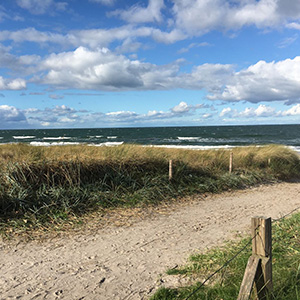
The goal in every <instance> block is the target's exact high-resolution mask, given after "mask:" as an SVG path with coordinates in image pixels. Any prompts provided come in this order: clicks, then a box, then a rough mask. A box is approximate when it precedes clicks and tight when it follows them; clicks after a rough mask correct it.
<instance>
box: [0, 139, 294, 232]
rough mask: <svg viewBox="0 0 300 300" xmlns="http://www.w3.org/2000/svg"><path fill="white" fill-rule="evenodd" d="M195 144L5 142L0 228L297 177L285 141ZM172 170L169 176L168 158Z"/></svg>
mask: <svg viewBox="0 0 300 300" xmlns="http://www.w3.org/2000/svg"><path fill="white" fill-rule="evenodd" d="M233 155H234V169H233V172H232V173H231V174H229V173H228V163H229V151H226V150H211V151H192V150H178V149H162V148H154V147H141V146H134V145H122V146H118V147H111V148H110V147H101V148H98V147H89V146H85V145H78V146H57V147H33V146H29V145H25V144H18V145H1V147H0V168H1V172H0V231H7V229H8V228H10V230H11V228H13V227H18V228H25V229H26V228H27V229H28V228H38V227H40V226H48V225H51V224H58V223H61V222H66V221H67V222H69V221H70V220H71V219H72V217H74V216H76V217H80V216H82V215H84V214H87V213H89V212H94V211H97V210H99V209H111V208H114V207H136V206H139V207H143V206H145V205H157V204H159V203H161V202H162V201H167V200H169V199H171V198H176V197H178V196H184V195H190V194H193V193H205V192H214V193H216V192H220V191H223V190H228V189H236V188H244V187H247V186H251V185H254V184H257V183H263V182H272V181H276V180H289V179H291V178H299V174H300V163H299V158H298V155H297V154H296V153H295V152H293V151H291V150H290V149H287V148H285V147H283V146H265V147H244V148H235V149H233ZM169 159H172V160H173V165H174V172H173V179H172V181H171V182H169V180H168V162H169Z"/></svg>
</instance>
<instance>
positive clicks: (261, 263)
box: [238, 217, 273, 300]
mask: <svg viewBox="0 0 300 300" xmlns="http://www.w3.org/2000/svg"><path fill="white" fill-rule="evenodd" d="M271 224H272V223H271V218H265V217H254V218H252V219H251V234H252V256H251V257H250V258H249V260H248V264H247V267H246V270H245V274H244V278H243V281H242V284H241V288H240V292H239V296H238V300H249V298H250V295H251V291H252V288H253V285H254V284H255V290H256V295H257V297H256V299H258V300H262V299H263V300H267V299H271V297H272V293H271V292H272V289H273V282H272V229H271Z"/></svg>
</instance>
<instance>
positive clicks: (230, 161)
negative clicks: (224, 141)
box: [229, 151, 233, 173]
mask: <svg viewBox="0 0 300 300" xmlns="http://www.w3.org/2000/svg"><path fill="white" fill-rule="evenodd" d="M232 164H233V153H232V151H230V156H229V173H231V172H232Z"/></svg>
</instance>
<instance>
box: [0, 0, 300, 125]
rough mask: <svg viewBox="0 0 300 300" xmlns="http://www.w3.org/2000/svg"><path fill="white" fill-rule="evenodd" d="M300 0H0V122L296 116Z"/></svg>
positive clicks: (276, 119) (218, 121) (295, 119)
mask: <svg viewBox="0 0 300 300" xmlns="http://www.w3.org/2000/svg"><path fill="white" fill-rule="evenodd" d="M299 35H300V1H298V0H193V1H192V0H149V1H133V0H127V1H120V0H119V1H118V0H84V1H83V0H68V1H61V0H10V1H1V2H0V128H2V129H5V128H8V129H14V128H84V127H131V126H133V127H138V126H178V125H180V126H184V125H186V126H198V125H199V126H203V125H239V124H295V123H299V121H300V38H299Z"/></svg>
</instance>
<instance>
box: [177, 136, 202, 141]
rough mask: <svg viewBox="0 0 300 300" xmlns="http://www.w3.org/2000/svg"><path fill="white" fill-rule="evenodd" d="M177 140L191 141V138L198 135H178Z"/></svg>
mask: <svg viewBox="0 0 300 300" xmlns="http://www.w3.org/2000/svg"><path fill="white" fill-rule="evenodd" d="M177 138H178V140H182V141H193V140H198V139H199V138H200V137H197V136H196V137H195V136H178V137H177Z"/></svg>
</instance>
